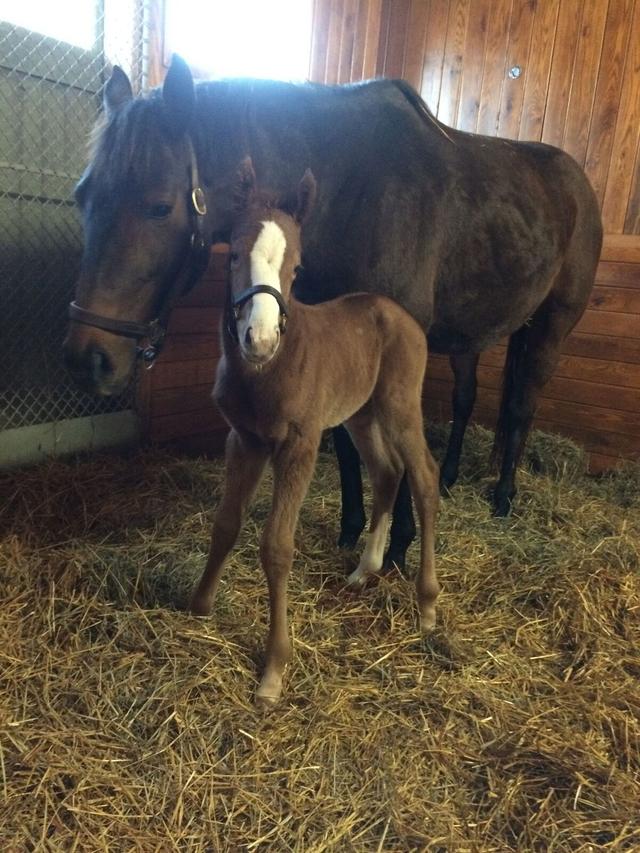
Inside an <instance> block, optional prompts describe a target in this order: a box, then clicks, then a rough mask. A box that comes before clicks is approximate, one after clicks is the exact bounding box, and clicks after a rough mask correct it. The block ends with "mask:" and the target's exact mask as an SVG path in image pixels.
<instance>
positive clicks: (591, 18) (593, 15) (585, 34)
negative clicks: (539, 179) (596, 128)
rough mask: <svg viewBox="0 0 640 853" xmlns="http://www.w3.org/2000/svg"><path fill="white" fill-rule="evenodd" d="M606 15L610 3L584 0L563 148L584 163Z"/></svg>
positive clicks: (598, 0)
mask: <svg viewBox="0 0 640 853" xmlns="http://www.w3.org/2000/svg"><path fill="white" fill-rule="evenodd" d="M606 18H607V3H603V2H602V0H584V6H583V9H582V26H581V29H580V35H579V37H578V44H577V46H576V56H575V62H574V66H573V78H572V81H571V93H570V95H569V105H568V107H567V118H566V122H565V128H564V135H563V140H562V148H564V150H565V151H568V152H569V153H570V154H571V155H572V156H573V157H575V159H576V160H577V161H578V163H580V164H581V165H583V164H584V159H585V154H586V151H587V143H588V139H589V123H590V121H591V112H592V110H593V101H594V97H595V88H596V80H597V78H598V68H599V67H600V56H601V54H602V43H603V40H604V29H605V24H606Z"/></svg>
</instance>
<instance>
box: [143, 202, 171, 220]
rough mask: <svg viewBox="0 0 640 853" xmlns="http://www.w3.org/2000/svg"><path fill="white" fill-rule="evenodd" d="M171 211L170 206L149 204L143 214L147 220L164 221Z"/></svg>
mask: <svg viewBox="0 0 640 853" xmlns="http://www.w3.org/2000/svg"><path fill="white" fill-rule="evenodd" d="M172 210H173V207H172V206H171V205H170V204H151V205H149V207H147V208H146V209H145V212H144V213H145V216H146V217H147V219H166V218H167V216H169V214H170V213H171V211H172Z"/></svg>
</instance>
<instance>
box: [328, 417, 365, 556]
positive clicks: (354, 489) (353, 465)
mask: <svg viewBox="0 0 640 853" xmlns="http://www.w3.org/2000/svg"><path fill="white" fill-rule="evenodd" d="M333 444H334V447H335V450H336V456H337V457H338V467H339V469H340V489H341V492H342V516H341V518H340V536H339V538H338V547H339V548H355V546H356V543H357V541H358V539H359V538H360V534H361V533H362V531H363V530H364V526H365V524H366V517H365V514H364V504H363V500H362V474H361V472H360V457H359V456H358V451H357V450H356V449H355V447H354V445H353V442H352V441H351V437H350V436H349V433H348V432H347V430H346V429H345V427H344V426H342V425H341V426H337V427H334V429H333Z"/></svg>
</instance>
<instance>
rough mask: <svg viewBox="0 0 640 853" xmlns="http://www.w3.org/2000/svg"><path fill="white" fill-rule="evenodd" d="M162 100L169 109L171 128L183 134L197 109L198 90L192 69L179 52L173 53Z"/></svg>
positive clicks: (177, 133)
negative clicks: (194, 82) (196, 89)
mask: <svg viewBox="0 0 640 853" xmlns="http://www.w3.org/2000/svg"><path fill="white" fill-rule="evenodd" d="M162 100H163V101H164V104H165V107H166V109H167V118H168V121H169V129H170V130H171V132H172V133H174V134H175V135H176V136H180V135H182V134H183V133H184V132H185V130H186V129H187V125H188V124H189V122H190V121H191V117H192V115H193V111H194V109H195V105H196V91H195V87H194V85H193V77H192V76H191V70H190V68H189V66H188V65H187V63H186V62H185V61H184V59H182V57H181V56H178V54H177V53H174V54H173V57H172V58H171V65H170V66H169V70H168V71H167V76H166V77H165V78H164V84H163V86H162Z"/></svg>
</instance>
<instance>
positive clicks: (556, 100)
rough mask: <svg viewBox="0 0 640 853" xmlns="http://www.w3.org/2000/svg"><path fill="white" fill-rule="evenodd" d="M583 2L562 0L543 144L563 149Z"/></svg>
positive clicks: (548, 93)
mask: <svg viewBox="0 0 640 853" xmlns="http://www.w3.org/2000/svg"><path fill="white" fill-rule="evenodd" d="M583 5H584V0H560V8H559V10H558V21H557V24H556V33H555V38H554V42H553V57H552V60H551V71H550V74H549V89H548V92H547V105H546V108H545V114H544V121H543V125H542V141H543V142H548V143H549V145H558V146H561V145H562V140H563V138H564V126H565V120H566V115H567V108H568V105H569V95H570V93H571V83H572V75H573V70H574V65H575V55H576V45H577V43H578V34H579V32H580V27H581V23H582V7H583Z"/></svg>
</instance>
